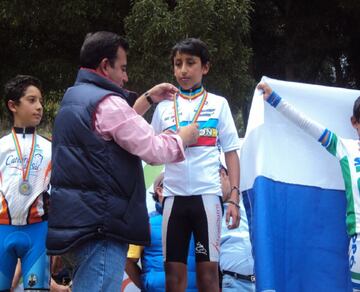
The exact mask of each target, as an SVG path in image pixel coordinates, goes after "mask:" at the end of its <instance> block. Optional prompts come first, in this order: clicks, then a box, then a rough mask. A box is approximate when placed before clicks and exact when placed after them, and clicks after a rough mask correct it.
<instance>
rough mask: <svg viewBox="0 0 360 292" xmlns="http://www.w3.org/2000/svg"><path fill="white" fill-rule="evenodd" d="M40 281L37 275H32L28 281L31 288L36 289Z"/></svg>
mask: <svg viewBox="0 0 360 292" xmlns="http://www.w3.org/2000/svg"><path fill="white" fill-rule="evenodd" d="M37 281H38V279H37V277H36V275H35V274H31V275H30V276H29V279H28V285H29V287H34V286H35V285H36V283H37Z"/></svg>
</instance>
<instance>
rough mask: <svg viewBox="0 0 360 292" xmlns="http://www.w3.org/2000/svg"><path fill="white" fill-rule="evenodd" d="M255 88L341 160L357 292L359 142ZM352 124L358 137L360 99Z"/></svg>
mask: <svg viewBox="0 0 360 292" xmlns="http://www.w3.org/2000/svg"><path fill="white" fill-rule="evenodd" d="M257 88H258V89H260V90H262V91H263V97H264V100H266V101H267V102H268V103H269V104H270V105H272V106H273V107H274V108H276V110H277V111H278V112H280V113H281V114H283V115H284V116H285V117H287V118H288V119H289V120H290V121H292V122H293V123H294V124H295V125H297V126H298V127H300V128H301V129H303V130H304V131H306V132H307V133H308V134H309V135H311V136H312V137H314V138H315V139H317V140H318V141H319V142H320V143H321V144H322V145H323V146H324V147H325V149H326V150H327V151H328V152H329V153H330V154H332V155H334V156H336V157H337V158H338V159H339V160H340V166H341V171H342V175H343V178H344V182H345V192H346V199H347V212H346V225H347V232H348V234H349V236H350V237H351V242H350V247H349V264H350V270H351V278H352V283H353V291H360V281H359V279H360V252H359V251H358V250H357V248H358V247H359V246H360V238H359V237H358V233H359V230H360V197H359V191H360V190H359V183H358V182H359V179H360V172H359V168H358V164H357V163H358V161H359V159H360V148H359V140H354V139H344V138H341V137H339V136H337V135H336V134H335V133H334V132H332V131H330V130H328V129H327V128H325V127H324V126H322V125H321V124H319V123H317V122H315V121H313V120H311V119H309V118H308V117H306V116H305V115H303V114H302V113H300V112H298V111H297V110H296V109H295V108H294V107H293V106H291V105H290V104H289V103H288V102H287V101H286V100H284V99H282V98H281V97H280V96H279V95H278V94H277V93H276V92H274V91H273V90H272V89H271V87H270V86H269V85H268V84H267V83H265V82H261V83H260V84H259V85H258V86H257ZM351 124H352V126H353V127H354V129H355V130H356V132H357V133H358V135H359V137H360V96H359V97H358V98H357V99H356V101H355V102H354V107H353V115H352V117H351Z"/></svg>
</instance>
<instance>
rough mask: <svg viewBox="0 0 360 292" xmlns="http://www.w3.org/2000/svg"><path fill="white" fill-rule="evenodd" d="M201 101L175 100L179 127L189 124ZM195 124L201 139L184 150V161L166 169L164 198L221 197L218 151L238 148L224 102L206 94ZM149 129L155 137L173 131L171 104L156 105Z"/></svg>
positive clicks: (218, 97) (226, 104)
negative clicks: (197, 125) (197, 126)
mask: <svg viewBox="0 0 360 292" xmlns="http://www.w3.org/2000/svg"><path fill="white" fill-rule="evenodd" d="M205 93H206V92H204V94H205ZM201 100H202V96H198V97H196V98H194V99H189V98H186V96H184V95H179V96H178V97H177V104H178V119H179V125H180V127H181V126H185V125H188V124H189V123H191V122H192V120H193V118H194V115H195V114H196V112H197V110H198V108H199V105H200V104H201ZM196 122H197V123H198V124H199V130H200V136H199V139H198V141H197V143H196V144H195V145H191V146H189V147H187V148H186V149H185V157H186V158H185V160H184V161H182V162H178V163H169V164H166V165H165V176H164V196H174V195H176V196H190V195H219V196H221V188H220V177H219V166H220V162H219V155H220V152H219V150H220V148H221V149H222V151H223V152H229V151H233V150H237V149H239V146H240V145H239V138H238V134H237V131H236V127H235V123H234V120H233V118H232V115H231V111H230V108H229V104H228V102H227V100H226V99H225V98H223V97H221V96H218V95H215V94H212V93H209V92H208V93H207V98H206V101H205V103H204V106H203V108H202V110H201V112H200V115H199V117H198V119H197V121H196ZM152 126H153V127H154V130H155V132H156V133H157V134H159V133H161V132H163V131H166V130H173V131H176V121H175V104H174V101H170V100H165V101H163V102H161V103H159V104H158V106H157V108H156V110H155V113H154V116H153V119H152Z"/></svg>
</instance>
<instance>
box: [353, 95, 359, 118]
mask: <svg viewBox="0 0 360 292" xmlns="http://www.w3.org/2000/svg"><path fill="white" fill-rule="evenodd" d="M353 116H354V118H355V119H356V121H357V122H360V96H359V97H358V98H357V99H356V100H355V102H354V107H353Z"/></svg>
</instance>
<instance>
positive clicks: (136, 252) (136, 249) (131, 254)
mask: <svg viewBox="0 0 360 292" xmlns="http://www.w3.org/2000/svg"><path fill="white" fill-rule="evenodd" d="M142 251H143V247H141V246H138V245H134V244H130V245H129V249H128V253H127V259H126V266H125V272H126V274H128V276H129V278H130V279H131V281H133V282H134V284H135V285H136V287H138V288H140V289H141V286H142V285H141V278H140V275H141V268H140V267H139V266H138V264H137V262H138V261H139V258H140V257H141V254H142Z"/></svg>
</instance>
